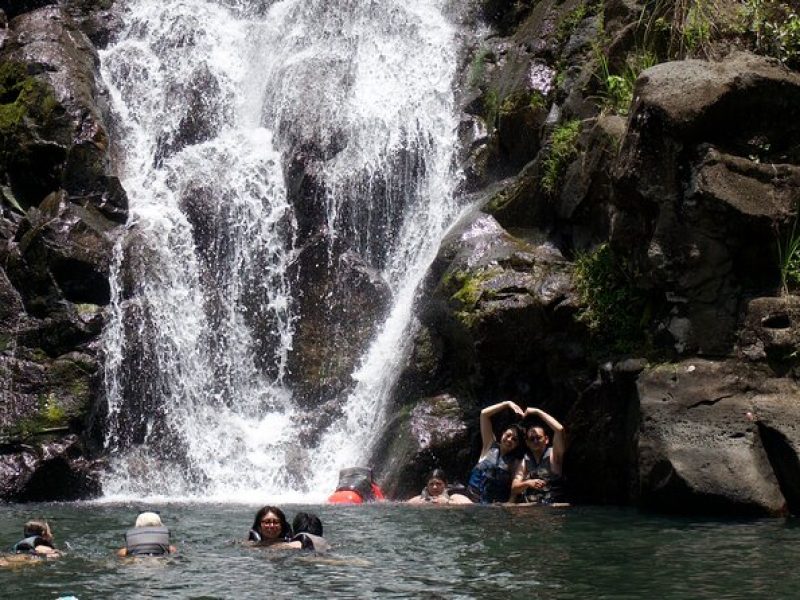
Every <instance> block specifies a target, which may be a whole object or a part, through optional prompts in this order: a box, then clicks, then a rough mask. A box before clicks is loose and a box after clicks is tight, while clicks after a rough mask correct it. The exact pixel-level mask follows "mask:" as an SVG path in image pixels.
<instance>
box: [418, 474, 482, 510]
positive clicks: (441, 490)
mask: <svg viewBox="0 0 800 600" xmlns="http://www.w3.org/2000/svg"><path fill="white" fill-rule="evenodd" d="M408 503H409V504H472V500H470V499H469V498H467V497H466V496H464V495H463V494H459V493H453V492H451V491H450V490H449V489H448V487H447V475H445V472H444V470H442V469H434V470H433V471H432V472H431V474H430V475H428V480H427V483H426V484H425V487H424V488H422V491H421V492H420V494H419V495H418V496H414V497H413V498H411V499H410V500H408Z"/></svg>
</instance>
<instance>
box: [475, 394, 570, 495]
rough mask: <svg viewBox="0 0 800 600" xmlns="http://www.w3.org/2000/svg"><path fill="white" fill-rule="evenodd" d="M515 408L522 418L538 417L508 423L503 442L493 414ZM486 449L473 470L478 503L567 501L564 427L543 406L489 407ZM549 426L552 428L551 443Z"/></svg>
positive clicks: (484, 439) (484, 429)
mask: <svg viewBox="0 0 800 600" xmlns="http://www.w3.org/2000/svg"><path fill="white" fill-rule="evenodd" d="M506 409H508V410H511V411H513V412H514V413H515V414H516V416H517V417H519V418H520V420H521V421H523V422H524V421H525V420H527V419H535V421H534V422H533V423H532V424H530V425H527V426H522V425H521V424H514V425H511V426H510V427H507V428H506V429H505V430H504V431H503V433H502V435H501V436H500V440H499V441H498V440H497V438H496V437H495V434H494V429H493V428H492V417H493V416H494V415H496V414H498V413H500V412H501V411H503V410H506ZM480 426H481V441H482V442H483V447H482V449H481V455H480V458H479V459H478V464H477V465H475V468H474V469H472V473H471V474H470V477H469V483H468V484H467V495H468V496H469V497H470V499H471V500H472V501H473V502H480V503H481V504H491V503H494V502H528V503H536V504H554V503H560V502H562V501H563V497H562V486H561V480H562V463H563V458H564V446H565V444H564V427H563V426H562V425H561V423H559V422H558V421H557V420H556V419H555V418H553V417H552V416H551V415H549V414H548V413H546V412H545V411H543V410H541V409H539V408H528V409H526V410H524V411H523V410H522V409H521V408H520V407H519V406H518V405H517V404H515V403H514V402H511V401H506V402H500V403H498V404H494V405H492V406H488V407H486V408H484V409H483V410H482V411H481V416H480ZM544 426H547V427H548V428H549V429H550V430H551V431H552V432H553V439H552V445H550V441H551V440H550V437H549V435H548V434H547V432H546V430H545V428H544Z"/></svg>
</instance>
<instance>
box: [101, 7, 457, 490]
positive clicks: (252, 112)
mask: <svg viewBox="0 0 800 600" xmlns="http://www.w3.org/2000/svg"><path fill="white" fill-rule="evenodd" d="M123 4H124V7H125V14H124V19H125V23H126V27H125V30H124V32H123V33H122V34H121V36H120V38H119V41H118V42H117V43H116V44H114V45H113V46H111V47H110V48H109V49H108V50H107V51H105V52H104V53H103V54H102V56H101V59H102V69H103V74H104V78H105V80H106V82H107V84H108V86H109V88H110V90H111V95H112V101H113V106H114V109H115V111H116V112H117V114H118V116H119V122H120V138H121V139H120V146H121V149H122V157H121V159H122V165H123V173H122V179H123V184H124V186H125V189H126V190H127V191H128V195H129V200H130V213H131V218H130V222H129V226H128V234H127V236H126V239H125V240H123V241H122V242H121V243H120V247H119V248H118V252H117V261H116V269H115V274H114V281H113V282H112V290H113V296H112V308H113V314H112V317H111V319H110V322H109V325H108V326H107V329H106V332H105V347H106V355H107V358H106V377H105V381H106V393H107V396H108V406H109V416H108V424H109V428H108V432H109V433H108V439H107V444H108V447H109V449H110V450H111V453H112V457H113V460H112V468H111V470H110V472H109V475H108V476H107V478H106V480H105V481H104V490H105V493H106V496H107V497H111V498H119V497H129V496H137V497H142V496H158V495H165V496H171V497H184V498H185V497H194V498H200V497H202V498H217V499H219V498H237V499H240V500H241V499H247V498H252V499H263V498H265V496H267V495H269V497H270V498H277V497H282V498H284V499H301V498H302V499H306V500H309V499H318V498H319V497H321V496H323V495H324V494H326V493H327V492H329V491H330V488H331V486H332V485H333V483H335V479H336V473H337V472H338V469H339V468H341V467H344V466H351V465H352V464H355V463H358V462H362V461H364V460H365V459H367V458H368V456H369V451H370V449H371V446H372V443H373V442H374V437H375V435H376V433H377V432H378V431H379V428H380V424H381V422H382V420H383V412H384V410H385V404H386V400H387V399H388V396H389V392H390V390H391V387H392V385H393V383H394V381H395V379H396V376H397V370H398V368H399V360H401V358H402V355H403V345H404V343H406V342H405V340H408V339H409V337H410V336H409V332H408V328H409V327H410V321H411V305H412V302H413V298H414V293H415V290H416V288H417V286H418V284H419V281H420V279H421V278H422V276H423V275H424V272H425V270H426V268H427V267H428V265H429V264H430V262H431V260H432V259H433V256H434V254H435V251H436V249H437V247H438V242H439V240H440V239H441V236H442V235H443V233H444V231H445V229H446V227H447V226H448V224H449V223H451V222H452V221H453V219H454V218H455V216H456V212H457V207H456V204H455V202H454V187H455V184H456V175H455V172H454V167H453V164H454V160H453V154H454V150H455V147H456V126H457V121H456V118H455V109H454V101H453V92H452V89H451V86H452V82H453V78H454V73H455V62H456V60H455V31H454V28H453V26H452V25H451V24H450V23H449V22H448V21H447V19H446V17H445V15H444V12H445V11H444V7H443V3H442V2H440V1H438V0H429V1H427V2H426V1H423V0H406V1H398V2H395V1H393V0H388V1H387V0H384V1H380V2H379V1H377V0H365V1H362V2H356V1H354V0H330V1H318V0H284V1H282V2H277V3H273V4H272V5H270V6H269V7H268V8H264V7H263V6H261V4H260V3H257V2H255V0H254V1H253V3H252V4H253V5H252V6H250V5H248V3H247V2H246V1H245V0H238V1H237V2H233V1H232V0H227V1H225V0H220V1H219V2H213V1H210V0H206V1H203V0H190V1H189V0H186V1H177V2H171V3H166V4H162V3H160V2H156V1H155V0H127V1H125V2H123ZM304 140H309V141H311V142H313V143H314V144H315V145H316V147H318V148H322V150H323V153H327V154H326V156H327V158H326V159H325V160H324V163H323V165H324V166H323V169H322V173H321V180H322V183H323V185H324V190H325V198H324V207H325V210H326V214H325V215H324V222H325V224H326V227H327V232H328V235H330V236H331V237H332V238H339V239H344V240H347V242H348V244H350V245H351V246H352V247H353V248H355V249H356V250H357V251H358V252H359V253H360V254H361V256H363V257H364V258H365V259H366V260H367V261H368V262H369V263H371V264H372V266H374V267H376V268H378V269H380V270H381V272H382V273H383V275H384V277H385V279H386V280H387V282H388V283H389V285H390V287H391V289H392V292H393V295H394V299H393V307H392V309H391V311H390V314H389V317H388V319H387V321H386V323H385V324H384V325H383V327H382V328H381V329H380V333H379V335H378V336H377V338H376V339H375V341H374V342H373V343H372V345H371V347H370V348H368V349H365V354H364V356H363V357H362V362H361V367H360V368H359V370H358V372H357V373H356V374H355V379H356V381H357V385H356V387H355V390H354V391H353V392H352V393H351V394H350V396H349V397H348V398H347V399H346V400H345V401H344V403H343V416H342V417H341V419H340V420H339V421H337V422H335V423H333V425H331V426H330V427H329V428H328V429H327V431H326V432H324V434H323V435H322V438H321V441H320V442H319V443H318V444H317V446H316V447H315V448H303V447H300V442H299V441H298V438H297V435H296V431H295V429H296V428H295V427H294V423H295V421H296V419H297V418H298V417H297V415H298V413H299V409H298V408H297V407H296V406H295V404H294V402H293V400H292V395H291V391H290V389H288V385H287V384H286V383H285V374H286V368H287V357H288V356H289V354H290V352H291V350H292V336H293V332H294V327H295V326H296V322H295V321H296V318H297V316H296V315H293V314H292V312H291V307H292V294H293V292H294V289H293V285H294V282H292V280H291V278H290V277H289V276H288V271H289V269H290V265H291V263H292V261H293V260H294V258H295V255H296V246H297V243H298V240H297V239H296V237H297V224H296V221H295V216H294V212H293V208H292V206H290V204H289V200H288V198H287V190H286V188H285V184H284V179H283V178H284V170H285V161H286V154H287V153H288V152H291V149H292V147H293V144H297V143H298V141H299V142H303V141H304Z"/></svg>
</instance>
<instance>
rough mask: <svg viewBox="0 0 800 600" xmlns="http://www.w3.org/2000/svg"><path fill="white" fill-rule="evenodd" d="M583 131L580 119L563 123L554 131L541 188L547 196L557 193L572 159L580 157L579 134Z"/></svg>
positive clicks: (545, 161) (545, 162) (545, 160)
mask: <svg viewBox="0 0 800 600" xmlns="http://www.w3.org/2000/svg"><path fill="white" fill-rule="evenodd" d="M580 130H581V122H580V120H579V119H573V120H571V121H566V122H564V123H561V124H560V125H559V126H558V127H556V128H555V129H554V130H553V134H552V136H551V138H550V150H549V153H548V155H547V158H545V159H544V163H543V168H544V173H543V174H542V181H541V186H542V190H543V191H544V192H546V193H547V194H553V193H554V192H555V191H556V188H557V186H558V182H559V180H560V179H561V177H562V176H563V174H564V170H565V169H566V168H567V165H568V164H569V163H570V161H571V160H572V159H574V158H575V157H576V156H577V155H578V147H577V141H578V134H579V133H580Z"/></svg>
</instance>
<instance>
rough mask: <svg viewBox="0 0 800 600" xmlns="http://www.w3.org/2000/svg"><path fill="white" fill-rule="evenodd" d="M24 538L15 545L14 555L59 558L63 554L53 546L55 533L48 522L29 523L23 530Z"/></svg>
mask: <svg viewBox="0 0 800 600" xmlns="http://www.w3.org/2000/svg"><path fill="white" fill-rule="evenodd" d="M22 535H23V538H22V539H21V540H20V541H18V542H17V543H16V544H14V548H13V552H14V554H30V555H34V556H45V557H48V558H58V557H59V556H61V553H60V552H59V551H58V550H56V549H55V546H54V545H53V532H52V531H51V530H50V525H49V524H48V523H47V521H28V522H27V523H25V527H24V528H23V530H22Z"/></svg>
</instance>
